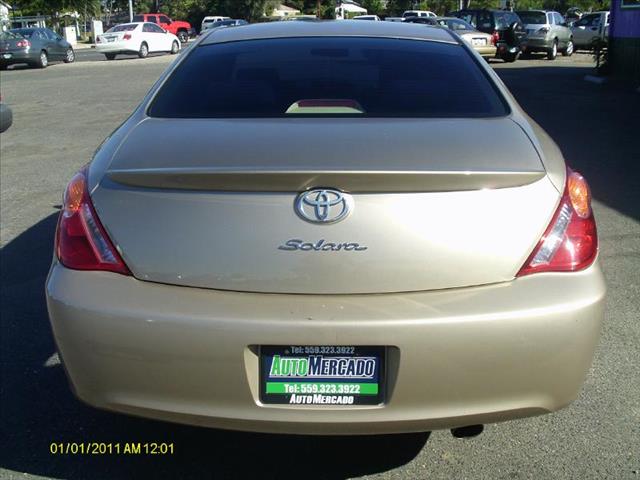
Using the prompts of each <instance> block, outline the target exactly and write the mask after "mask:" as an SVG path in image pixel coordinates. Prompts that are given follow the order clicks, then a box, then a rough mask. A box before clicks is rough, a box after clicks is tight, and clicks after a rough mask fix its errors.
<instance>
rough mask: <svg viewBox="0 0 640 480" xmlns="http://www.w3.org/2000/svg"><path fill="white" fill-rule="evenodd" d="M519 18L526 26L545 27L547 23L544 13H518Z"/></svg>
mask: <svg viewBox="0 0 640 480" xmlns="http://www.w3.org/2000/svg"><path fill="white" fill-rule="evenodd" d="M518 16H519V17H520V19H521V20H522V23H524V24H525V25H543V24H545V23H547V18H546V16H545V14H544V12H527V11H525V12H520V11H519V12H518Z"/></svg>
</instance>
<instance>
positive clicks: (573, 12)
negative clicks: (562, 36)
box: [564, 7, 584, 24]
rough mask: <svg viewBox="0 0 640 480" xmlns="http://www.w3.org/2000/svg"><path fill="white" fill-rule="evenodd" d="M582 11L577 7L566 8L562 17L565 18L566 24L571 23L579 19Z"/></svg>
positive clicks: (582, 13)
mask: <svg viewBox="0 0 640 480" xmlns="http://www.w3.org/2000/svg"><path fill="white" fill-rule="evenodd" d="M583 15H584V12H583V11H582V10H581V9H580V8H578V7H571V8H568V9H567V11H566V12H565V14H564V18H565V19H566V20H567V24H573V23H574V22H575V21H576V20H580V19H581V18H582V16H583Z"/></svg>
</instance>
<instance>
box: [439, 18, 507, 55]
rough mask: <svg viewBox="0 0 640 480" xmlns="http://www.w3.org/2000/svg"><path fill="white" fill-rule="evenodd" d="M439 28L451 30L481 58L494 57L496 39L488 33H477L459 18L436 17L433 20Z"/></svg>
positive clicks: (471, 26)
mask: <svg viewBox="0 0 640 480" xmlns="http://www.w3.org/2000/svg"><path fill="white" fill-rule="evenodd" d="M434 20H435V22H436V23H437V24H438V25H440V26H441V27H446V28H448V29H449V30H453V31H454V32H456V33H457V34H458V35H460V36H461V37H462V39H463V40H464V41H466V42H467V43H468V44H469V45H471V47H472V48H473V49H474V50H475V51H476V52H478V53H479V54H480V55H482V56H483V57H495V56H496V42H495V41H496V39H495V38H494V37H493V36H492V35H489V34H488V33H484V32H479V31H478V30H476V29H475V28H474V26H473V25H471V24H470V23H468V22H465V21H464V20H462V19H460V18H452V17H438V18H435V19H434Z"/></svg>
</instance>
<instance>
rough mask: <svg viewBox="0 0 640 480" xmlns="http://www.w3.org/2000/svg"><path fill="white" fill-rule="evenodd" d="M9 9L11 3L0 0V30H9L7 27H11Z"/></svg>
mask: <svg viewBox="0 0 640 480" xmlns="http://www.w3.org/2000/svg"><path fill="white" fill-rule="evenodd" d="M10 10H11V5H9V4H8V3H5V2H0V30H9V28H11V21H10V20H9V11H10Z"/></svg>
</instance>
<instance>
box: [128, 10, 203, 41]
mask: <svg viewBox="0 0 640 480" xmlns="http://www.w3.org/2000/svg"><path fill="white" fill-rule="evenodd" d="M133 21H134V22H150V23H156V24H158V25H159V26H160V27H162V28H163V29H165V30H166V31H167V32H170V33H173V34H174V35H175V36H176V37H178V38H179V39H180V42H182V43H187V42H188V41H189V37H194V36H195V34H196V31H195V29H194V28H192V27H191V24H190V23H189V22H183V21H182V20H171V19H170V18H169V17H167V16H166V15H163V14H162V13H140V14H138V15H134V16H133Z"/></svg>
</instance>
